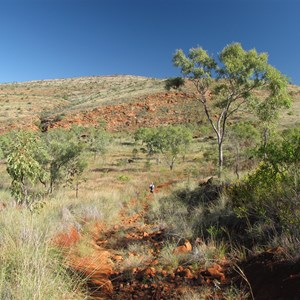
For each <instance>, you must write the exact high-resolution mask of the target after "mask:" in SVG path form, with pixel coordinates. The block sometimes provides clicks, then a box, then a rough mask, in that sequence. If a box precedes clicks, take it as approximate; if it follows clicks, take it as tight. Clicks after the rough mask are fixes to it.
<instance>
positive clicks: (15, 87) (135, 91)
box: [0, 75, 300, 132]
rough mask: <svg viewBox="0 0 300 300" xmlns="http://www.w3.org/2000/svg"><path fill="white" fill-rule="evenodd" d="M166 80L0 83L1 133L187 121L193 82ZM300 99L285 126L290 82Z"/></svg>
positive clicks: (193, 106) (191, 114) (298, 112)
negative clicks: (178, 85)
mask: <svg viewBox="0 0 300 300" xmlns="http://www.w3.org/2000/svg"><path fill="white" fill-rule="evenodd" d="M164 81H165V80H164V79H155V78H146V77H141V76H130V75H115V76H95V77H79V78H69V79H54V80H39V81H30V82H22V83H8V84H0V104H1V105H0V132H4V131H8V130H11V129H12V128H18V127H27V128H28V127H29V128H36V124H38V123H39V122H40V120H43V121H44V122H46V123H47V122H48V123H47V126H49V127H69V126H71V125H72V124H83V125H89V124H97V123H98V122H105V124H106V127H107V129H108V130H110V131H119V130H134V129H135V128H137V127H141V126H157V125H159V124H166V123H171V124H172V123H184V122H190V121H194V120H195V119H196V118H197V117H196V116H197V114H198V113H197V112H198V108H197V107H198V106H199V105H198V104H197V101H195V94H194V91H193V89H192V85H190V84H187V85H186V87H185V88H183V90H182V91H166V90H165V82H164ZM289 89H290V92H291V93H292V95H293V97H294V99H295V101H294V104H293V107H292V109H290V110H288V111H286V112H285V113H284V115H283V118H282V124H283V125H284V126H290V125H292V124H294V123H297V122H299V116H300V87H298V86H290V87H289Z"/></svg>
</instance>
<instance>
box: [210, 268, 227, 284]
mask: <svg viewBox="0 0 300 300" xmlns="http://www.w3.org/2000/svg"><path fill="white" fill-rule="evenodd" d="M207 271H208V272H209V274H210V275H211V276H212V277H214V278H218V279H220V280H221V281H222V282H224V281H225V275H224V273H223V272H224V271H223V268H222V267H221V266H220V265H219V264H214V265H213V267H211V268H208V269H207Z"/></svg>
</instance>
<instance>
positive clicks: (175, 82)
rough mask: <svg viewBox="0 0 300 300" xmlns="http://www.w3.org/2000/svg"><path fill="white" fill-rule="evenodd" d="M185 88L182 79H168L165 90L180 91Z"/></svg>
mask: <svg viewBox="0 0 300 300" xmlns="http://www.w3.org/2000/svg"><path fill="white" fill-rule="evenodd" d="M182 86H184V79H183V78H181V77H175V78H168V79H167V80H166V81H165V88H166V89H167V90H168V91H170V90H171V89H176V90H177V89H180V88H181V87H182Z"/></svg>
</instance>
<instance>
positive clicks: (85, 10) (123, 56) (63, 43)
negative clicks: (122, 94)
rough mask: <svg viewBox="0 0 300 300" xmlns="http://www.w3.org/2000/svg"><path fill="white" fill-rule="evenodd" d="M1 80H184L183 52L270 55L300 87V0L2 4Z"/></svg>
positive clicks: (27, 0) (14, 0)
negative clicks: (179, 52)
mask: <svg viewBox="0 0 300 300" xmlns="http://www.w3.org/2000/svg"><path fill="white" fill-rule="evenodd" d="M0 31H1V35H0V38H1V44H0V52H1V55H0V82H13V81H28V80H37V79H51V78H67V77H79V76H89V75H112V74H129V75H141V76H149V77H160V78H162V77H170V76H177V75H178V74H179V70H177V69H176V68H175V67H173V66H172V62H171V59H172V55H173V53H174V52H175V50H176V49H179V48H181V49H183V50H184V51H187V50H188V49H189V48H191V47H195V46H202V47H203V48H205V49H207V50H208V51H209V53H211V54H214V55H215V56H217V54H218V52H219V51H220V50H221V49H222V48H223V47H224V46H225V45H227V44H229V43H232V42H241V44H242V45H243V47H244V48H245V49H250V48H256V49H257V51H259V52H268V53H269V62H270V63H271V64H272V65H273V66H275V67H276V68H278V69H279V70H280V71H281V72H282V73H284V74H286V75H287V76H288V77H289V78H290V79H291V81H292V82H293V83H295V84H298V85H300V1H299V0H203V1H202V0H181V1H179V0H0Z"/></svg>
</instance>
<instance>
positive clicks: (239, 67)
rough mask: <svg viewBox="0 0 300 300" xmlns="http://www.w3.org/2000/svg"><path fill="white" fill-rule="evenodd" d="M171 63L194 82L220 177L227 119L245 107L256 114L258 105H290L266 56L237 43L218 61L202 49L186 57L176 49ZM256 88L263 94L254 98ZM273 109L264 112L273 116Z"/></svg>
mask: <svg viewBox="0 0 300 300" xmlns="http://www.w3.org/2000/svg"><path fill="white" fill-rule="evenodd" d="M173 63H174V65H175V66H176V67H179V68H180V69H181V73H182V74H183V75H184V76H185V77H187V78H189V79H190V80H191V81H192V82H193V83H194V86H195V88H196V91H197V95H198V100H199V102H200V103H201V105H202V107H203V110H204V113H205V115H206V117H207V119H208V121H209V123H210V125H211V127H212V129H213V131H214V132H215V134H216V137H217V146H218V167H219V177H220V176H221V173H222V167H223V160H224V159H223V142H224V138H225V134H226V129H227V123H228V120H229V119H230V118H231V117H232V116H233V115H234V114H235V113H236V112H237V111H239V110H240V109H241V108H243V107H245V106H247V107H248V108H252V111H255V112H256V113H258V112H259V107H260V106H261V107H262V108H266V107H268V105H271V107H272V108H273V110H275V111H277V110H278V109H279V108H280V107H283V106H288V105H289V103H290V97H289V94H288V92H287V84H288V80H287V78H286V77H285V76H284V75H282V74H281V73H280V72H279V71H278V70H276V69H275V68H274V67H272V66H271V65H270V64H269V63H268V55H267V54H266V53H258V52H257V51H256V50H255V49H251V50H249V51H246V50H244V49H243V48H242V46H241V45H240V44H239V43H233V44H230V45H227V46H226V47H225V48H224V49H223V50H222V51H221V52H220V53H219V55H218V59H215V58H214V57H212V56H210V55H209V54H208V53H207V51H206V50H204V49H203V48H201V47H197V48H191V49H190V50H189V53H188V54H187V55H186V54H185V53H184V52H183V51H182V50H177V51H176V52H175V54H174V56H173ZM258 89H263V93H261V94H260V95H257V90H258ZM253 108H255V109H253ZM273 110H267V109H266V110H265V112H266V113H267V114H269V113H270V114H272V113H273ZM264 118H266V116H264Z"/></svg>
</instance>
